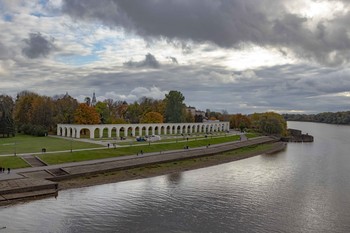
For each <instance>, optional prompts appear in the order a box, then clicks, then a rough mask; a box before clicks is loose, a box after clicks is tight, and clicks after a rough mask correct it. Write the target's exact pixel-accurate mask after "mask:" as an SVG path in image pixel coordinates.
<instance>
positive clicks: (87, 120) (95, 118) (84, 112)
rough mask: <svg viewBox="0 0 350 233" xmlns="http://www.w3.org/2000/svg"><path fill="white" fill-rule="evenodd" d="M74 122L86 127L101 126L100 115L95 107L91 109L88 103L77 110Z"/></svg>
mask: <svg viewBox="0 0 350 233" xmlns="http://www.w3.org/2000/svg"><path fill="white" fill-rule="evenodd" d="M74 121H75V123H76V124H84V125H93V124H99V123H100V114H99V113H98V112H97V111H96V109H95V108H94V107H90V106H88V105H87V104H86V103H81V104H79V106H78V108H77V109H76V110H75V113H74Z"/></svg>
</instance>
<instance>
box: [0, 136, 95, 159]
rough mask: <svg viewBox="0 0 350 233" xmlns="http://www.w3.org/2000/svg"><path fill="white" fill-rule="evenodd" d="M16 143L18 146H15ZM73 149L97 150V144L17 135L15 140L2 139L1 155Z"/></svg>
mask: <svg viewBox="0 0 350 233" xmlns="http://www.w3.org/2000/svg"><path fill="white" fill-rule="evenodd" d="M14 143H16V145H14ZM71 145H72V148H73V149H83V148H96V147H100V146H99V145H96V144H91V143H84V142H78V141H74V140H73V141H71V140H66V139H60V138H54V137H33V136H29V135H21V134H19V135H16V137H13V138H0V155H6V154H14V152H15V150H16V153H17V154H18V153H35V152H41V149H42V148H46V151H62V150H70V149H71Z"/></svg>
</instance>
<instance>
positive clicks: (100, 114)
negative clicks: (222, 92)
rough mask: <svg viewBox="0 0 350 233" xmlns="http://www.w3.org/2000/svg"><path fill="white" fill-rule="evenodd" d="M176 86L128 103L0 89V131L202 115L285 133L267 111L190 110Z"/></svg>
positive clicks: (39, 130)
mask: <svg viewBox="0 0 350 233" xmlns="http://www.w3.org/2000/svg"><path fill="white" fill-rule="evenodd" d="M184 100H185V97H184V96H183V95H182V93H181V92H179V91H170V92H169V93H168V94H166V95H165V97H164V99H159V100H155V99H152V98H147V97H143V98H140V99H139V100H138V101H134V102H133V103H127V102H126V101H122V100H112V99H106V100H103V101H95V100H94V98H93V100H91V98H90V97H86V98H85V100H84V102H83V103H79V102H78V100H76V99H75V98H73V97H71V96H70V95H68V94H65V95H56V96H53V97H49V96H43V95H39V94H37V93H34V92H30V91H22V92H20V93H18V94H17V96H16V99H15V100H13V99H12V97H10V96H8V95H0V134H2V135H3V136H4V135H6V136H10V135H14V134H15V132H19V133H25V134H31V135H35V136H44V135H47V134H48V133H49V132H53V133H55V132H56V127H57V124H60V123H61V124H126V123H181V122H203V121H204V120H220V121H230V127H231V128H233V129H239V130H241V131H244V130H246V129H252V130H254V131H257V132H261V133H264V134H276V135H281V134H285V133H286V121H285V120H284V118H283V117H282V116H281V115H279V114H277V113H273V112H268V113H254V114H252V115H242V114H233V115H230V114H228V113H227V111H222V112H213V111H210V110H209V109H207V110H206V111H205V112H202V111H193V110H195V108H193V107H187V106H186V104H185V103H184Z"/></svg>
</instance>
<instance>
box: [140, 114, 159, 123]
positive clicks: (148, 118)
mask: <svg viewBox="0 0 350 233" xmlns="http://www.w3.org/2000/svg"><path fill="white" fill-rule="evenodd" d="M163 121H164V118H163V115H162V114H160V113H159V112H148V113H146V114H145V115H144V116H143V117H142V119H141V123H163Z"/></svg>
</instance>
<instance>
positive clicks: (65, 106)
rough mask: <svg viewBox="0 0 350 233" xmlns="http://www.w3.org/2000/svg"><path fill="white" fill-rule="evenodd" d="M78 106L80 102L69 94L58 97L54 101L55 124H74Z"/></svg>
mask: <svg viewBox="0 0 350 233" xmlns="http://www.w3.org/2000/svg"><path fill="white" fill-rule="evenodd" d="M78 105H79V103H78V101H77V100H76V99H74V98H72V97H71V96H70V95H68V94H65V95H64V96H61V97H56V98H55V100H54V122H55V124H60V123H61V124H72V123H73V122H74V113H75V110H76V109H77V107H78Z"/></svg>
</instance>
